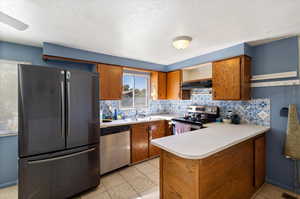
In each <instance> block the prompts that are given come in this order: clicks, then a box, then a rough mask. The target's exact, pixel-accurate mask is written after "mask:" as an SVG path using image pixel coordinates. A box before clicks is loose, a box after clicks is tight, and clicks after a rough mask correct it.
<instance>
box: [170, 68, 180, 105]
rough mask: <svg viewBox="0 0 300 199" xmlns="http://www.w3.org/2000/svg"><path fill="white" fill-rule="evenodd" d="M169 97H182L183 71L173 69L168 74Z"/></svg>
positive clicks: (174, 98)
mask: <svg viewBox="0 0 300 199" xmlns="http://www.w3.org/2000/svg"><path fill="white" fill-rule="evenodd" d="M167 99H173V100H178V99H181V71H180V70H176V71H171V72H168V74H167Z"/></svg>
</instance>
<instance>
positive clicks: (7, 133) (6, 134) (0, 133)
mask: <svg viewBox="0 0 300 199" xmlns="http://www.w3.org/2000/svg"><path fill="white" fill-rule="evenodd" d="M17 135H18V132H17V131H8V130H0V137H9V136H17Z"/></svg>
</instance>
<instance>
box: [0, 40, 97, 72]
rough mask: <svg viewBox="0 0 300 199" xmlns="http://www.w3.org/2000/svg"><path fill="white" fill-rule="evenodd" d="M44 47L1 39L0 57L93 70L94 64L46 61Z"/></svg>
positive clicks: (35, 63) (34, 63)
mask: <svg viewBox="0 0 300 199" xmlns="http://www.w3.org/2000/svg"><path fill="white" fill-rule="evenodd" d="M42 53H43V49H42V48H39V47H34V46H27V45H20V44H15V43H9V42H1V41H0V59H6V60H14V61H23V62H31V63H32V64H33V65H42V66H58V67H62V68H66V69H68V68H70V69H78V70H87V71H93V70H94V65H93V64H83V63H74V62H64V61H44V60H43V59H42V56H43V54H42Z"/></svg>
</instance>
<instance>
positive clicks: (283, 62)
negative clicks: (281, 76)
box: [252, 37, 299, 75]
mask: <svg viewBox="0 0 300 199" xmlns="http://www.w3.org/2000/svg"><path fill="white" fill-rule="evenodd" d="M298 55H299V54H298V38H297V37H291V38H287V39H282V40H278V41H274V42H271V43H268V44H265V45H259V46H256V47H253V48H252V57H253V60H252V65H253V67H252V74H253V75H261V74H269V73H280V72H287V71H298Z"/></svg>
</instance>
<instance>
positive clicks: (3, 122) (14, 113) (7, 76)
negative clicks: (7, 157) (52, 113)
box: [0, 60, 28, 136]
mask: <svg viewBox="0 0 300 199" xmlns="http://www.w3.org/2000/svg"><path fill="white" fill-rule="evenodd" d="M18 64H21V63H20V62H15V61H7V60H0V96H1V97H0V136H1V135H9V134H15V133H17V132H18ZM27 64H28V63H27Z"/></svg>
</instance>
